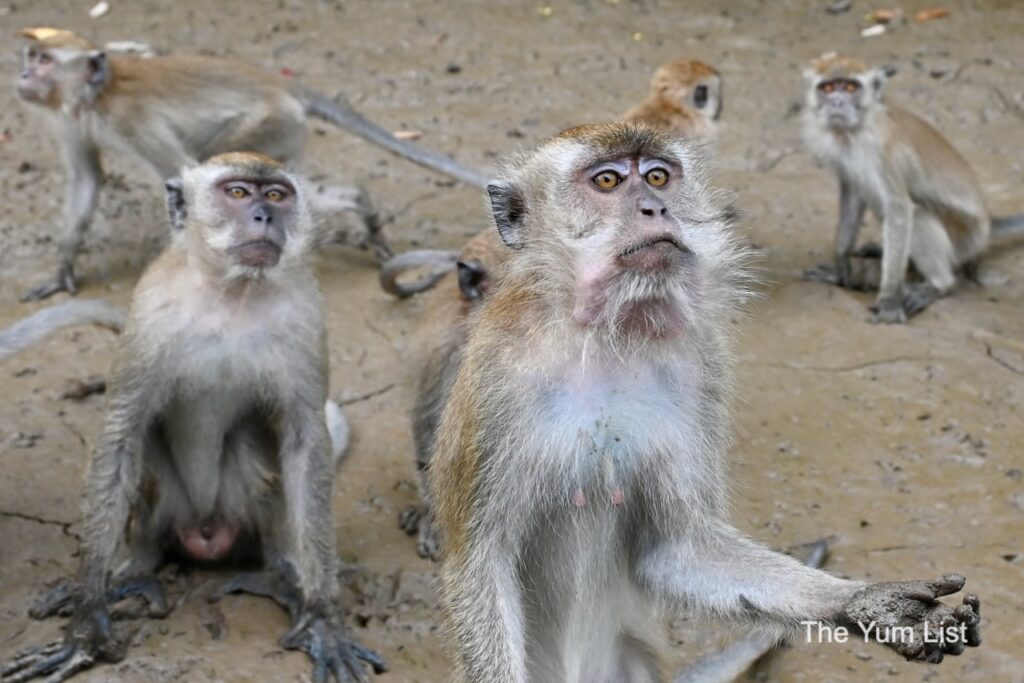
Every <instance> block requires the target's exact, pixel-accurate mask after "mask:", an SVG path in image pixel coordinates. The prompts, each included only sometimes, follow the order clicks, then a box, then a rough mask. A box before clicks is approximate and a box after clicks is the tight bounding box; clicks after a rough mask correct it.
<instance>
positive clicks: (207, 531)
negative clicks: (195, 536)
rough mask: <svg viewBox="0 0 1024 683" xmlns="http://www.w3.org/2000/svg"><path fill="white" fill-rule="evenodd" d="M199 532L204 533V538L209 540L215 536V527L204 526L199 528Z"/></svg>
mask: <svg viewBox="0 0 1024 683" xmlns="http://www.w3.org/2000/svg"><path fill="white" fill-rule="evenodd" d="M199 533H200V534H201V535H202V537H203V539H204V540H207V541H209V540H210V539H211V538H213V527H209V526H204V527H203V528H201V529H200V530H199Z"/></svg>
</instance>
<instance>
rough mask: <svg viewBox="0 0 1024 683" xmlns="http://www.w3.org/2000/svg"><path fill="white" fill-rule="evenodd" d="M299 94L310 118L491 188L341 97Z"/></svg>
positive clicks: (478, 176) (482, 178)
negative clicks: (363, 113)
mask: <svg viewBox="0 0 1024 683" xmlns="http://www.w3.org/2000/svg"><path fill="white" fill-rule="evenodd" d="M296 94H297V96H298V97H299V98H300V99H301V100H302V102H303V104H304V105H305V106H306V113H307V114H309V115H310V116H315V117H317V118H320V119H323V120H325V121H329V122H330V123H333V124H334V125H336V126H338V127H339V128H343V129H345V130H347V131H348V132H350V133H352V134H354V135H358V136H359V137H361V138H363V139H364V140H367V141H369V142H372V143H373V144H375V145H379V146H380V147H383V148H384V149H386V150H388V151H389V152H391V153H393V154H397V155H398V156H400V157H404V158H406V159H408V160H409V161H411V162H413V163H414V164H419V165H420V166H424V167H426V168H429V169H431V170H434V171H438V172H440V173H444V174H445V175H448V176H451V177H452V178H455V179H457V180H461V181H462V182H464V183H466V184H467V185H470V186H472V187H478V188H481V189H482V188H484V187H486V186H487V178H486V177H485V176H483V175H481V174H480V173H477V172H476V171H474V170H472V169H469V168H466V167H465V166H463V165H461V164H459V163H457V162H455V161H453V160H452V159H449V158H448V157H445V156H441V155H440V154H435V153H434V152H428V151H427V150H425V149H421V148H420V147H417V146H416V145H413V144H410V143H408V142H406V141H405V140H399V139H398V138H396V137H395V136H394V135H392V134H391V133H390V132H388V131H386V130H384V129H383V128H381V127H380V126H378V125H377V124H376V123H374V122H373V121H371V120H369V119H368V118H366V117H365V116H363V115H362V114H360V113H359V112H357V111H356V110H354V109H353V108H352V106H351V105H350V104H349V103H348V102H347V101H346V100H345V99H344V97H341V98H340V101H335V100H332V99H331V98H329V97H327V96H326V95H324V94H322V93H318V92H316V91H315V90H299V91H298V92H297V93H296Z"/></svg>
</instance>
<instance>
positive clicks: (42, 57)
mask: <svg viewBox="0 0 1024 683" xmlns="http://www.w3.org/2000/svg"><path fill="white" fill-rule="evenodd" d="M52 61H53V57H51V56H50V55H48V54H46V53H45V52H43V53H42V54H40V55H39V63H40V64H49V63H50V62H52Z"/></svg>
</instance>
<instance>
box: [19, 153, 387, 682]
mask: <svg viewBox="0 0 1024 683" xmlns="http://www.w3.org/2000/svg"><path fill="white" fill-rule="evenodd" d="M167 188H168V202H169V208H170V213H171V221H172V226H173V228H174V237H173V241H172V244H171V246H170V247H169V248H168V249H167V250H166V251H165V252H164V253H163V255H161V256H160V258H159V259H158V260H157V261H156V262H154V263H153V264H152V265H151V266H150V268H149V269H148V270H147V271H146V273H145V274H144V275H143V276H142V278H141V280H140V282H139V284H138V286H137V287H136V289H135V292H134V295H133V299H132V304H131V309H130V312H129V315H128V322H127V325H126V328H125V330H124V333H123V334H122V337H121V340H120V342H121V343H120V350H119V353H118V356H117V360H116V362H115V365H114V370H113V373H112V374H113V383H112V389H111V392H110V399H109V406H108V409H107V417H106V422H105V425H104V427H103V431H102V433H101V435H100V437H99V439H98V442H97V445H96V448H95V451H94V453H93V456H92V461H91V464H90V468H89V474H88V477H87V483H86V494H85V520H84V525H83V528H84V531H83V540H82V568H81V573H80V585H78V584H76V585H75V587H74V588H73V589H68V588H67V587H65V586H59V587H58V589H55V590H54V591H53V592H51V593H50V594H47V595H44V597H43V598H42V599H41V600H40V601H39V602H38V604H37V605H36V607H35V608H34V609H33V611H32V615H33V616H36V617H42V616H47V615H50V614H54V613H66V612H71V619H70V621H69V623H68V624H67V626H66V627H65V630H64V639H63V641H61V642H59V643H56V644H54V645H51V646H47V647H44V648H34V649H31V650H28V651H26V652H24V653H22V654H20V655H16V656H15V658H14V660H13V661H11V662H9V663H8V664H7V665H5V667H4V669H3V671H4V676H5V678H4V681H5V683H7V681H8V680H10V681H12V682H13V681H25V680H29V679H32V678H34V677H37V676H50V678H48V679H47V680H64V679H65V678H67V677H69V676H71V675H73V674H74V673H75V672H77V671H79V670H81V669H83V668H87V667H89V666H91V665H93V664H94V663H96V662H97V661H117V660H119V659H121V658H122V657H123V656H124V654H125V649H126V643H125V642H123V641H122V639H121V638H119V636H118V634H117V633H116V631H115V629H114V627H113V625H112V623H111V619H110V606H111V604H112V603H113V602H115V601H116V600H118V599H121V598H123V597H125V596H129V595H139V596H142V597H144V598H146V600H148V602H149V604H150V607H151V610H152V612H153V613H154V614H157V615H159V614H165V613H166V612H167V611H168V607H167V603H166V600H165V599H164V597H163V591H162V589H161V587H160V584H159V583H158V582H157V580H156V579H155V578H154V572H155V571H156V569H157V568H158V566H159V565H160V564H161V562H162V561H163V560H164V559H165V558H166V557H168V556H172V557H177V558H180V559H184V560H188V561H193V562H197V563H200V564H211V563H212V564H225V563H227V564H230V563H234V562H246V563H251V562H253V561H256V562H260V563H262V565H263V571H261V572H257V573H249V574H240V575H238V576H237V577H236V578H233V579H232V580H230V581H229V582H228V583H227V584H226V585H225V586H224V587H223V588H222V589H221V590H220V591H219V592H218V595H222V594H226V593H228V592H235V591H242V592H251V593H255V594H258V595H266V596H271V597H273V598H274V599H275V600H276V601H278V602H279V603H280V604H282V605H285V606H287V609H288V611H289V613H290V615H291V618H292V628H291V630H290V631H289V632H288V633H287V634H285V635H284V636H283V637H282V639H281V644H282V645H283V646H284V647H285V648H289V649H298V650H302V651H304V652H306V653H307V654H308V655H309V657H310V658H311V659H312V660H313V664H314V679H315V680H316V681H326V680H327V677H328V676H333V677H334V678H336V679H337V680H338V681H349V680H363V679H364V671H363V666H364V665H363V662H366V663H368V664H370V665H371V666H372V667H373V668H374V670H376V671H378V672H379V671H382V670H384V663H383V662H382V661H381V660H380V658H379V657H378V656H377V655H376V654H375V653H373V652H371V651H370V650H367V649H365V648H363V647H362V646H360V645H359V644H357V643H355V642H354V641H352V640H351V639H350V638H349V636H348V635H347V633H346V629H345V627H344V625H343V623H342V619H341V615H340V614H339V611H338V607H337V606H336V604H335V599H336V597H337V592H338V586H337V577H336V570H337V558H336V553H335V540H334V530H333V521H332V515H331V499H332V487H333V482H334V476H335V465H336V463H337V461H338V459H339V458H340V457H341V454H342V452H343V450H344V447H345V441H346V439H347V428H346V426H345V422H344V416H343V415H342V414H341V411H340V409H339V408H338V407H337V406H336V405H335V404H333V403H331V402H328V401H326V399H327V352H326V332H325V328H324V321H323V304H322V300H321V295H320V291H319V288H318V286H317V282H316V279H315V276H314V275H313V272H312V270H311V269H310V267H309V266H308V265H307V264H306V262H305V256H306V252H307V251H308V250H309V246H310V240H311V232H312V226H311V225H310V215H309V209H308V207H307V206H306V203H305V199H304V190H303V187H302V185H301V184H300V183H299V182H298V181H297V180H296V179H295V178H294V177H292V176H291V175H290V174H288V173H286V172H285V171H284V170H283V169H282V167H281V166H280V165H279V164H278V163H277V162H276V161H274V160H272V159H270V158H268V157H265V156H262V155H258V154H252V153H230V154H224V155H218V156H215V157H213V158H211V159H209V160H208V161H207V162H205V163H203V164H201V165H199V166H196V167H191V168H186V169H185V170H184V171H183V173H182V176H181V179H180V181H178V180H173V181H171V182H169V183H168V186H167ZM122 545H123V546H124V550H125V551H126V554H127V559H128V562H127V564H126V568H124V569H123V570H122V571H120V572H118V573H117V574H116V575H114V576H111V573H112V572H113V571H114V569H115V560H116V559H117V558H118V557H119V555H120V554H121V553H120V552H119V551H120V549H121V546H122ZM7 677H9V679H8V678H7Z"/></svg>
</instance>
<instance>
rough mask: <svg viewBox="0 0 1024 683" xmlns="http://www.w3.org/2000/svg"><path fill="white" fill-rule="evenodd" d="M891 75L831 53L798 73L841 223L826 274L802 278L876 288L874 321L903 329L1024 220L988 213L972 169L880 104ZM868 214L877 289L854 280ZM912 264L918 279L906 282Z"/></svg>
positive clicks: (811, 137) (1020, 230) (807, 123)
mask: <svg viewBox="0 0 1024 683" xmlns="http://www.w3.org/2000/svg"><path fill="white" fill-rule="evenodd" d="M891 73H892V71H890V70H887V69H884V68H868V67H867V66H866V65H865V64H864V63H862V62H860V61H858V60H856V59H852V58H849V57H842V56H838V55H834V54H830V55H825V56H823V57H821V58H819V59H816V60H814V62H813V63H812V65H811V67H810V68H809V69H807V70H806V71H805V72H804V76H805V78H806V79H807V84H808V90H807V103H806V107H805V108H804V114H803V135H804V140H805V142H806V144H807V146H808V148H809V149H810V150H811V152H812V153H813V154H814V155H815V157H817V158H818V159H819V160H820V161H821V162H822V163H824V164H825V165H826V166H828V167H829V168H830V169H831V170H832V171H834V172H835V174H836V175H837V176H838V178H839V223H838V226H837V228H836V236H835V246H834V264H835V266H834V269H832V268H828V267H821V268H816V269H813V270H810V271H808V272H807V273H806V274H805V276H806V277H807V278H808V279H813V280H824V281H827V282H831V283H835V284H838V285H840V286H841V287H848V288H854V289H877V290H878V296H877V299H876V300H875V303H874V305H873V306H872V312H873V318H872V319H873V320H874V321H875V322H884V323H901V322H905V321H906V320H907V318H909V317H911V316H913V315H915V314H917V313H919V312H920V311H922V310H924V309H925V308H926V307H927V306H928V305H930V304H931V303H932V302H933V301H935V300H936V299H937V298H939V297H941V296H944V295H946V294H948V293H949V292H950V291H951V290H952V289H953V287H954V285H956V283H957V275H958V272H960V271H963V270H969V269H971V268H972V267H973V266H974V264H975V262H976V260H977V259H978V257H979V256H981V254H982V253H983V252H984V251H985V250H986V248H987V247H988V246H989V244H990V242H991V241H992V240H993V239H1002V238H1008V237H1011V236H1017V235H1024V215H1019V216H1012V217H1007V218H993V217H991V216H990V215H989V212H988V208H987V207H986V204H985V198H984V196H983V195H982V192H981V186H980V185H979V183H978V179H977V177H976V176H975V174H974V171H973V170H972V169H971V167H970V166H969V165H968V163H967V162H966V161H965V160H964V158H963V157H962V156H960V153H959V152H957V151H956V149H954V148H953V146H952V145H951V144H950V143H949V142H948V141H947V140H946V139H945V138H944V137H942V135H941V134H940V133H939V132H938V131H937V130H935V129H934V128H933V127H932V126H930V125H929V124H928V123H927V122H925V121H924V120H923V119H921V118H919V117H917V116H915V115H914V114H911V113H910V112H908V111H906V110H904V109H901V108H899V107H896V106H894V105H891V104H888V103H886V102H884V101H883V99H882V92H883V89H884V86H885V83H886V80H887V79H888V77H889V76H890V75H891ZM866 209H871V211H872V212H873V213H874V214H875V215H876V216H878V217H879V219H880V220H881V221H882V249H881V275H880V280H879V281H870V280H871V278H868V280H869V281H864V278H862V277H858V276H857V271H856V270H855V268H854V265H853V257H854V256H855V255H861V256H872V255H873V256H878V253H877V252H878V250H877V248H875V247H874V246H867V247H866V248H865V249H864V250H863V251H861V252H859V253H858V252H856V243H857V233H858V232H859V230H860V226H861V223H862V221H863V218H864V212H865V210H866ZM911 265H912V266H913V268H914V270H915V271H916V273H917V274H918V275H919V276H920V281H914V282H908V281H907V269H908V266H911Z"/></svg>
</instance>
